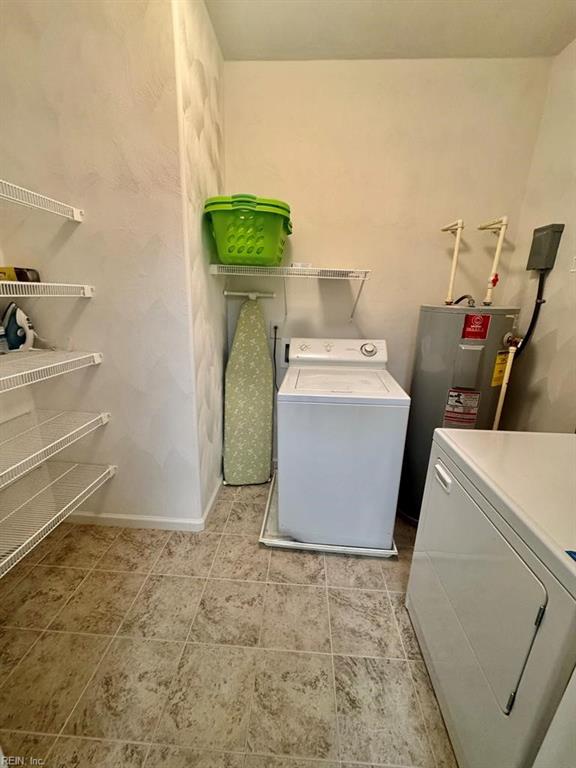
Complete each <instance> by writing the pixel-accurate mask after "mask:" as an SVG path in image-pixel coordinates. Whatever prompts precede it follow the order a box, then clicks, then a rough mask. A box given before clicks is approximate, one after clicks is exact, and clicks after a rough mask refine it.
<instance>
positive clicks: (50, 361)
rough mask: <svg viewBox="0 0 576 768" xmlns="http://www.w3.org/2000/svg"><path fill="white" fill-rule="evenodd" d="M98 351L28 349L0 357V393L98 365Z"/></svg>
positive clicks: (100, 357)
mask: <svg viewBox="0 0 576 768" xmlns="http://www.w3.org/2000/svg"><path fill="white" fill-rule="evenodd" d="M102 359H103V356H102V355H101V354H100V352H62V351H50V350H44V349H38V350H36V349H32V350H29V351H27V352H9V353H8V354H6V355H1V356H0V393H2V392H8V391H10V390H11V389H18V388H19V387H27V386H28V385H30V384H36V383H37V382H39V381H46V380H47V379H52V378H54V377H55V376H61V375H62V374H64V373H72V372H73V371H78V370H80V369H81V368H87V367H89V366H91V365H99V364H100V363H101V362H102Z"/></svg>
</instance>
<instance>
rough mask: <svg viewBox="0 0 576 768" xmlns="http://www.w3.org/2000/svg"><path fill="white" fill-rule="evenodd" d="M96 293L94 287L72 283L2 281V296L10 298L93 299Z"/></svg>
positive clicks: (0, 286)
mask: <svg viewBox="0 0 576 768" xmlns="http://www.w3.org/2000/svg"><path fill="white" fill-rule="evenodd" d="M95 293H96V289H95V288H94V286H93V285H74V284H72V283H23V282H20V281H18V280H0V296H7V297H10V298H41V297H52V298H80V299H91V298H92V296H94V294H95Z"/></svg>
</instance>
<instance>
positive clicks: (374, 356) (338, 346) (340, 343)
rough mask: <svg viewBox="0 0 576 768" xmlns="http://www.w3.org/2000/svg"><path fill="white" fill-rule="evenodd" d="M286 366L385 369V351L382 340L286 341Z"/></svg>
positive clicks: (384, 342) (384, 344)
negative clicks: (287, 362)
mask: <svg viewBox="0 0 576 768" xmlns="http://www.w3.org/2000/svg"><path fill="white" fill-rule="evenodd" d="M289 361H290V363H295V362H298V363H299V364H304V363H310V364H316V365H321V364H325V365H350V366H362V365H372V366H377V367H380V368H385V367H386V363H387V362H388V351H387V348H386V341H385V340H384V339H303V338H295V339H291V340H290V354H289Z"/></svg>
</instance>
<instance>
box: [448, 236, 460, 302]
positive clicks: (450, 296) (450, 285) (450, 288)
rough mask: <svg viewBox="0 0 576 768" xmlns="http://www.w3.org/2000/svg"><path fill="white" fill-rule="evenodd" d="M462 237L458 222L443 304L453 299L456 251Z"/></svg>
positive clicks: (456, 263)
mask: <svg viewBox="0 0 576 768" xmlns="http://www.w3.org/2000/svg"><path fill="white" fill-rule="evenodd" d="M461 237H462V226H461V224H460V222H458V227H457V229H456V240H455V241H454V253H453V254H452V269H451V270H450V281H449V283H448V293H447V295H446V299H445V301H444V303H445V304H452V302H453V301H454V278H455V277H456V267H457V265H458V252H459V250H460V238H461Z"/></svg>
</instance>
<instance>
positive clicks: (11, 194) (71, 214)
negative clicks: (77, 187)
mask: <svg viewBox="0 0 576 768" xmlns="http://www.w3.org/2000/svg"><path fill="white" fill-rule="evenodd" d="M0 198H1V199H3V200H8V201H9V202H11V203H17V204H18V205H24V206H26V207H27V208H38V209H39V210H41V211H48V212H49V213H55V214H56V215H57V216H63V217H64V218H65V219H70V220H71V221H77V222H81V221H83V220H84V211H83V210H82V209H81V208H75V207H74V206H73V205H69V204H68V203H61V202H60V201H59V200H53V199H52V198H51V197H46V195H40V194H39V193H38V192H33V191H32V190H31V189H26V188H25V187H19V186H17V185H16V184H12V183H11V182H9V181H5V180H4V179H0Z"/></svg>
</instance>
